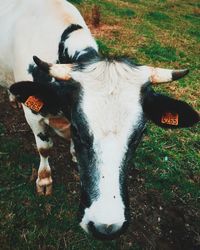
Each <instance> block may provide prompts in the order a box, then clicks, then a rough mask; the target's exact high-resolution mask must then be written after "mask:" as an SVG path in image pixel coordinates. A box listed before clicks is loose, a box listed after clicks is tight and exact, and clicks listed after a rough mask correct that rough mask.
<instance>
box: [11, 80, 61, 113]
mask: <svg viewBox="0 0 200 250" xmlns="http://www.w3.org/2000/svg"><path fill="white" fill-rule="evenodd" d="M10 92H11V94H13V95H14V96H15V98H16V100H17V101H18V102H20V103H23V104H25V105H26V106H27V107H29V108H30V109H32V110H33V111H35V112H40V111H47V110H49V112H51V113H52V112H53V113H56V112H58V109H59V107H58V105H59V98H58V96H57V93H56V91H55V90H54V89H53V88H52V87H51V85H48V84H39V83H36V82H31V81H23V82H17V83H14V84H13V85H11V87H10Z"/></svg>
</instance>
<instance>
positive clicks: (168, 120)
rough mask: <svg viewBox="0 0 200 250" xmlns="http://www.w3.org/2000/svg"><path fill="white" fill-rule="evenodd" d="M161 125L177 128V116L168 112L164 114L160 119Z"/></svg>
mask: <svg viewBox="0 0 200 250" xmlns="http://www.w3.org/2000/svg"><path fill="white" fill-rule="evenodd" d="M161 123H163V124H168V125H172V126H178V114H172V113H170V112H168V113H165V114H164V115H163V116H162V117H161Z"/></svg>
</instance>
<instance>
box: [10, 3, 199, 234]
mask: <svg viewBox="0 0 200 250" xmlns="http://www.w3.org/2000/svg"><path fill="white" fill-rule="evenodd" d="M41 5H42V6H43V7H44V9H42V10H41V9H40V10H39V8H38V7H36V6H40V7H42V6H41ZM53 7H54V8H53ZM34 8H36V9H37V10H38V11H39V14H38V15H39V16H38V15H37V14H36V12H34ZM57 8H58V9H59V11H58V12H57ZM31 10H32V15H33V17H32V16H31V15H30V13H28V15H27V16H26V22H25V23H24V22H23V21H22V23H20V22H17V30H16V33H15V36H14V41H13V42H14V44H15V43H16V44H15V48H17V49H16V51H15V53H14V54H17V56H16V57H15V59H17V63H14V64H15V68H14V74H15V81H17V83H15V84H13V85H12V86H11V87H10V88H9V91H10V93H11V97H12V99H13V100H15V101H16V102H19V103H21V104H22V106H23V109H24V113H25V117H26V119H27V122H28V123H29V125H30V127H31V128H32V130H33V133H34V136H35V139H36V144H37V148H38V151H39V154H40V166H39V170H38V178H37V181H36V188H37V191H38V193H39V194H46V195H48V194H50V193H51V190H52V178H51V170H50V166H49V163H48V157H49V149H50V147H51V146H52V142H51V139H50V137H49V136H48V134H47V133H46V130H45V129H46V126H50V127H52V128H53V129H54V130H55V131H56V132H57V133H58V134H59V135H60V136H62V137H64V138H66V139H69V138H72V141H73V143H74V148H75V153H76V158H77V161H78V166H79V172H80V182H81V200H80V213H79V220H80V225H81V227H82V228H83V229H84V230H85V231H86V232H91V233H92V234H93V235H94V236H96V237H98V238H106V239H112V238H114V237H116V236H118V235H119V234H121V233H122V232H123V231H124V230H125V228H126V227H127V225H128V222H129V206H128V191H127V185H126V179H127V174H126V172H127V166H128V162H129V161H130V159H131V155H132V154H133V152H134V151H135V150H136V148H137V145H138V143H139V142H140V140H141V137H142V135H143V132H144V130H145V127H146V123H147V121H148V120H151V121H153V122H154V123H155V124H156V125H158V126H161V127H164V128H182V127H190V126H192V125H194V124H195V123H197V122H199V114H198V113H197V112H196V111H195V110H194V109H193V108H192V107H191V106H190V105H188V104H187V103H185V102H183V101H179V100H175V99H173V98H171V97H168V96H165V95H162V94H159V93H156V92H155V91H154V89H153V88H152V84H155V85H156V84H159V83H165V82H171V81H174V80H178V79H179V78H181V77H183V76H185V75H186V74H187V73H188V70H169V69H162V68H154V67H149V66H142V65H134V64H133V63H132V62H130V61H128V60H127V59H112V58H102V57H101V56H100V55H99V53H98V47H97V45H96V42H95V40H94V38H93V37H92V36H91V33H90V31H89V30H88V28H87V26H86V24H85V22H84V21H83V19H82V17H81V16H80V14H79V12H78V11H77V10H76V9H75V8H74V7H72V6H71V5H70V4H69V3H67V2H66V3H65V2H64V1H58V0H57V1H56V0H51V1H50V0H49V1H48V4H47V3H45V5H44V4H43V3H40V2H39V1H37V0H34V2H32V6H31ZM44 10H45V11H44ZM55 10H56V11H55ZM65 11H66V12H65ZM41 12H42V17H41ZM24 13H26V11H25V12H24ZM26 14H27V13H26ZM43 16H45V18H44V17H43ZM48 17H49V18H48ZM23 18H25V17H23ZM29 18H30V20H29ZM61 19H62V20H61ZM36 24H38V25H36ZM18 25H19V27H18ZM27 26H28V27H27ZM40 26H41V27H40ZM30 27H31V28H33V30H31V29H30ZM38 29H39V31H38ZM19 31H21V32H22V34H20V32H19ZM21 35H22V36H23V39H22V38H21V37H20V36H21ZM30 38H31V39H33V41H32V40H31V39H30ZM51 39H52V42H51V43H50V41H51ZM15 40H16V42H15ZM31 41H32V42H31ZM26 46H27V47H26ZM23 53H24V54H23ZM33 54H36V55H38V56H39V57H40V58H42V59H44V60H45V61H42V60H41V59H40V58H38V57H36V56H35V57H34V58H33V61H32V59H30V58H31V56H32V55H33ZM24 58H25V59H24ZM14 62H15V61H14ZM49 62H50V63H49ZM15 72H16V73H15Z"/></svg>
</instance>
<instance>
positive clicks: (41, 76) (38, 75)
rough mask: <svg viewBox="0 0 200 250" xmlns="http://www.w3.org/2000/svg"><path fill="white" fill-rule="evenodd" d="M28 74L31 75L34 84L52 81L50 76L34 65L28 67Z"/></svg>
mask: <svg viewBox="0 0 200 250" xmlns="http://www.w3.org/2000/svg"><path fill="white" fill-rule="evenodd" d="M28 73H29V74H31V75H32V77H33V81H34V82H42V83H50V82H51V81H52V79H53V77H52V76H50V75H49V74H48V73H47V72H45V71H44V70H42V69H40V68H39V67H37V66H35V64H30V65H29V68H28Z"/></svg>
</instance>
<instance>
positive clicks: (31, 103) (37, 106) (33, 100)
mask: <svg viewBox="0 0 200 250" xmlns="http://www.w3.org/2000/svg"><path fill="white" fill-rule="evenodd" d="M24 104H25V105H26V106H27V107H28V108H30V109H32V110H33V111H35V112H39V111H40V110H41V108H42V107H43V106H44V103H43V102H42V101H41V100H40V99H38V98H37V97H35V96H29V98H28V99H27V100H26V102H25V103H24Z"/></svg>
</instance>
